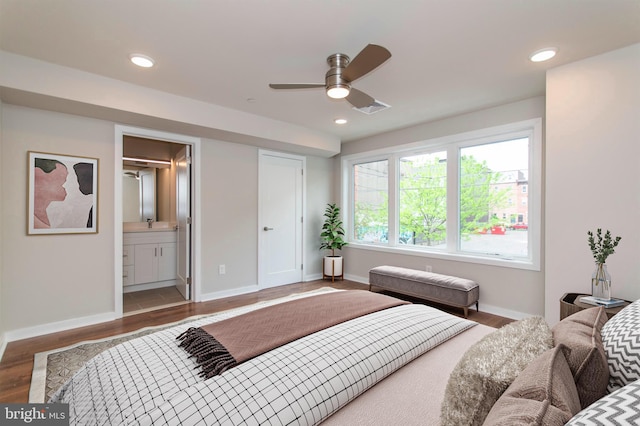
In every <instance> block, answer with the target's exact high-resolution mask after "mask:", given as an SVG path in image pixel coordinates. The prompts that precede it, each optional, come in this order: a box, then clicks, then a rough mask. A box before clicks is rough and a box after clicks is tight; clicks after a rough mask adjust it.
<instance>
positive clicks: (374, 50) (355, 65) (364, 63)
mask: <svg viewBox="0 0 640 426" xmlns="http://www.w3.org/2000/svg"><path fill="white" fill-rule="evenodd" d="M390 57H391V52H389V51H388V50H387V49H385V48H384V47H382V46H378V45H377V44H368V45H367V47H365V48H364V49H362V50H361V51H360V53H358V55H357V56H356V57H355V58H353V60H352V61H351V62H349V65H347V67H346V68H345V69H344V71H343V72H342V77H343V78H344V79H345V80H347V81H348V82H352V81H354V80H356V79H358V78H360V77H362V76H363V75H365V74H367V73H369V72H371V71H373V70H374V69H376V68H378V67H379V66H380V65H382V64H383V63H384V62H385V61H386V60H387V59H389V58H390Z"/></svg>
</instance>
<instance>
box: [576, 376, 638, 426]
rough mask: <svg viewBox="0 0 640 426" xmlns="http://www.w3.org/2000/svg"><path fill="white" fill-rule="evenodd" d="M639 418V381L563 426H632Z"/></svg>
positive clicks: (607, 397) (595, 404)
mask: <svg viewBox="0 0 640 426" xmlns="http://www.w3.org/2000/svg"><path fill="white" fill-rule="evenodd" d="M639 418H640V380H636V381H635V382H632V383H630V384H628V385H626V386H624V387H622V388H620V389H618V390H617V391H615V392H613V393H610V394H609V395H607V396H605V397H604V398H602V399H599V400H598V401H596V402H594V403H593V404H591V405H590V406H588V407H587V408H585V409H584V410H582V411H580V412H579V413H578V414H576V415H575V416H574V417H573V418H572V419H571V420H569V422H568V423H567V424H566V425H565V426H602V425H632V424H637V423H636V422H637V421H638V419H639Z"/></svg>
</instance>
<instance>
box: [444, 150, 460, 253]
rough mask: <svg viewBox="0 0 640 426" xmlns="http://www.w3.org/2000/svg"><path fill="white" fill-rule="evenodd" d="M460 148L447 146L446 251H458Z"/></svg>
mask: <svg viewBox="0 0 640 426" xmlns="http://www.w3.org/2000/svg"><path fill="white" fill-rule="evenodd" d="M459 156H460V149H459V148H458V146H457V145H452V146H449V147H448V148H447V249H446V250H447V251H448V252H450V253H453V252H457V251H458V247H459V244H458V241H459V236H460V223H459V222H460V220H459V218H460V205H459V201H460V186H459V182H460V167H459V164H460V158H459Z"/></svg>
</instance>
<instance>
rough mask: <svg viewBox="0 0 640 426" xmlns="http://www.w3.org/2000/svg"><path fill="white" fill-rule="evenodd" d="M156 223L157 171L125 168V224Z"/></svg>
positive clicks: (123, 190) (123, 202)
mask: <svg viewBox="0 0 640 426" xmlns="http://www.w3.org/2000/svg"><path fill="white" fill-rule="evenodd" d="M147 219H151V220H152V221H154V222H156V221H157V220H158V218H157V215H156V169H155V168H143V169H140V168H127V167H126V166H125V167H123V174H122V220H123V222H146V221H147Z"/></svg>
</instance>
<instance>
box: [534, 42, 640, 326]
mask: <svg viewBox="0 0 640 426" xmlns="http://www.w3.org/2000/svg"><path fill="white" fill-rule="evenodd" d="M639 141H640V44H635V45H633V46H629V47H626V48H624V49H619V50H615V51H612V52H609V53H606V54H603V55H599V56H594V57H592V58H589V59H586V60H583V61H579V62H574V63H572V64H569V65H565V66H562V67H558V68H555V69H552V70H550V71H549V72H548V73H547V155H546V177H547V208H546V224H547V237H546V245H547V247H546V254H547V256H546V263H547V266H546V276H545V282H546V284H547V288H546V296H545V298H546V300H545V307H546V317H547V320H548V321H549V322H551V323H554V322H556V321H558V318H559V315H560V313H559V312H560V306H559V299H560V298H561V297H562V295H563V294H564V293H571V292H574V293H575V292H578V293H591V273H592V272H593V270H594V268H595V266H594V260H593V256H592V255H591V251H590V249H589V246H588V244H587V231H588V230H591V231H595V230H596V229H597V228H602V229H603V230H606V229H609V230H611V232H612V233H613V234H614V235H619V236H621V237H622V240H621V241H620V245H619V246H618V247H617V248H616V252H615V254H613V255H611V256H610V257H609V258H608V259H607V265H608V269H609V272H610V273H611V276H612V286H611V291H612V294H613V296H614V297H619V298H623V299H628V300H636V299H638V298H640V220H639V219H640V178H639V177H638V170H639V169H640V143H639Z"/></svg>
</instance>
